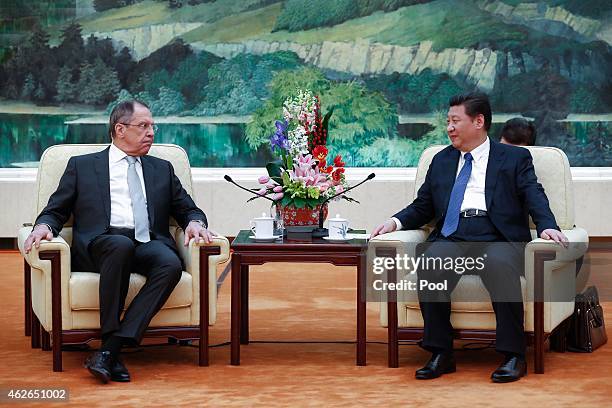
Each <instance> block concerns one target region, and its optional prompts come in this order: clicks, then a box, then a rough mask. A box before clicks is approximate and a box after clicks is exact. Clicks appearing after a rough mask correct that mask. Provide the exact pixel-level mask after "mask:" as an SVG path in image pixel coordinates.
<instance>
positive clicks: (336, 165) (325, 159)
mask: <svg viewBox="0 0 612 408" xmlns="http://www.w3.org/2000/svg"><path fill="white" fill-rule="evenodd" d="M332 113H333V109H332V110H330V111H329V112H328V113H327V114H326V115H325V116H324V117H322V115H321V103H320V101H319V97H318V96H316V95H313V93H312V92H311V91H309V90H299V91H298V92H297V94H296V95H295V96H293V97H289V98H287V100H286V101H285V102H284V104H283V119H282V120H277V121H276V123H275V126H276V131H275V132H274V134H273V135H272V136H270V145H271V147H272V151H273V152H274V153H275V154H277V155H278V156H279V158H280V160H279V161H276V162H272V163H268V165H267V166H266V169H267V171H268V175H267V176H261V177H260V178H259V183H260V184H261V185H262V186H261V188H260V189H259V190H258V192H257V193H258V194H259V195H260V196H268V197H269V198H272V199H273V200H274V201H275V202H277V203H279V204H280V205H281V206H282V207H296V208H305V207H309V208H311V209H315V208H316V207H317V206H319V205H320V204H322V203H323V202H324V201H325V200H326V199H328V198H330V197H332V196H334V195H336V194H338V193H342V192H343V191H344V190H345V189H346V188H347V183H346V180H345V176H344V165H345V163H344V162H343V161H342V157H341V156H340V155H337V156H335V157H334V159H333V160H330V159H329V158H330V157H331V156H330V155H329V150H328V148H327V146H326V144H327V127H328V123H329V119H330V117H331V115H332ZM341 197H342V198H345V199H347V200H351V199H350V198H348V197H346V196H341ZM351 201H352V200H351Z"/></svg>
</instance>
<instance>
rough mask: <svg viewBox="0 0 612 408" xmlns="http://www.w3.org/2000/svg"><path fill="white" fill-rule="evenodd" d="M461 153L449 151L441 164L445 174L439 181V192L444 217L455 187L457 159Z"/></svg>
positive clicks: (453, 150)
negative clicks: (441, 196)
mask: <svg viewBox="0 0 612 408" xmlns="http://www.w3.org/2000/svg"><path fill="white" fill-rule="evenodd" d="M460 157H461V153H459V150H457V149H450V150H449V152H448V154H447V155H446V156H445V157H444V159H443V160H444V161H443V162H442V168H443V169H444V170H445V173H444V174H443V175H442V178H441V181H440V190H441V191H442V193H443V194H444V196H443V197H444V198H443V200H444V201H443V203H444V214H443V216H444V215H446V209H447V208H448V201H449V200H450V195H451V191H452V190H453V186H454V185H455V178H456V176H457V166H458V165H459V158H460Z"/></svg>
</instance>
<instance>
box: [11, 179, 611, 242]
mask: <svg viewBox="0 0 612 408" xmlns="http://www.w3.org/2000/svg"><path fill="white" fill-rule="evenodd" d="M264 171H265V170H264V169H253V168H251V169H233V168H230V169H204V168H199V169H193V179H194V199H195V201H196V203H197V204H198V205H199V206H200V207H201V208H202V209H203V210H204V211H205V212H206V215H207V216H208V218H209V220H210V224H211V228H212V229H213V230H215V231H217V232H219V233H221V234H223V235H231V236H233V235H236V233H237V231H238V230H240V229H246V228H248V225H249V220H250V219H251V218H254V217H256V216H259V215H261V213H262V211H267V210H268V208H269V206H268V204H269V201H266V200H262V199H260V200H256V201H253V202H250V203H246V200H247V199H248V198H249V194H248V193H247V192H244V191H242V190H239V189H238V188H236V187H234V186H232V185H230V184H229V183H227V182H226V181H225V180H224V179H223V175H224V174H229V175H230V176H232V178H234V180H236V181H237V182H239V183H240V184H242V185H244V186H246V187H249V188H251V187H257V182H256V179H257V177H258V176H260V175H262V174H264ZM372 171H373V172H375V173H376V178H375V179H374V180H371V181H369V182H368V183H366V184H364V185H363V186H361V187H358V188H357V189H356V190H355V192H354V193H353V192H351V193H350V194H349V195H350V196H351V197H353V198H355V199H356V200H359V201H360V203H361V204H355V203H348V202H346V201H339V202H334V203H332V204H331V205H330V215H331V216H333V215H335V214H337V213H339V214H341V215H342V216H343V217H345V218H348V219H349V220H350V223H351V226H352V227H354V228H358V227H361V228H366V229H367V230H368V231H369V230H371V229H372V228H373V227H374V226H375V225H376V224H377V223H379V222H381V221H383V220H384V219H386V218H387V217H389V216H390V215H392V214H393V213H395V212H396V211H398V210H400V209H402V208H403V207H404V206H406V204H408V200H409V197H412V191H413V188H414V178H415V169H414V168H406V169H390V168H385V169H348V170H347V177H348V180H349V182H350V184H355V183H357V182H358V181H360V180H361V179H363V178H365V176H367V175H368V174H370V173H371V172H372ZM572 176H573V179H574V194H575V202H576V206H575V208H576V224H577V225H578V226H580V227H583V228H585V229H586V230H587V231H588V232H589V235H590V236H612V168H572ZM35 179H36V169H0V205H1V206H2V207H1V208H2V212H1V215H0V237H15V236H16V235H17V230H18V229H19V227H20V226H21V224H22V223H24V222H32V221H33V219H34V214H32V213H33V200H34V187H35Z"/></svg>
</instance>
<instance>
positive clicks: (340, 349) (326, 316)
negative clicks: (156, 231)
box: [0, 252, 612, 407]
mask: <svg viewBox="0 0 612 408" xmlns="http://www.w3.org/2000/svg"><path fill="white" fill-rule="evenodd" d="M0 264H1V265H3V268H2V270H1V272H0V273H1V274H2V276H1V279H0V299H2V300H1V302H0V304H1V305H2V313H1V314H0V327H2V330H0V345H1V346H0V361H1V365H0V389H2V390H3V391H5V390H7V389H9V388H30V387H36V388H67V389H68V391H69V403H70V405H78V406H83V405H87V406H111V405H112V406H168V405H189V406H222V405H223V406H355V405H359V406H362V405H363V406H402V407H405V406H437V407H440V406H450V405H452V406H500V407H505V406H514V407H516V406H527V404H529V406H538V407H546V406H555V407H559V406H577V405H580V406H610V404H611V403H612V388H611V387H610V384H611V383H612V343H611V344H608V345H606V346H604V347H603V348H602V349H600V350H598V351H597V352H595V353H593V354H575V353H564V354H559V353H547V354H546V360H545V361H546V374H544V375H536V374H534V373H533V366H532V363H531V361H532V360H529V361H528V364H529V365H530V367H529V369H530V373H529V375H528V376H527V377H526V378H524V379H522V380H521V381H519V382H516V383H511V384H493V383H491V382H490V380H489V376H490V374H491V372H492V371H493V370H494V369H495V368H496V367H497V365H498V364H499V362H500V357H499V356H498V355H497V354H496V353H495V351H493V350H492V349H485V350H465V349H464V348H463V347H462V346H463V344H462V343H460V342H457V343H456V344H455V346H456V349H457V352H456V357H457V370H458V371H457V373H455V374H449V375H445V376H444V377H442V378H439V379H436V380H432V381H417V380H415V379H414V370H415V369H417V368H419V367H420V366H422V365H423V363H424V362H425V361H426V360H427V358H428V354H427V353H425V352H424V351H422V350H420V349H419V348H418V347H415V346H410V345H406V346H402V347H401V348H400V368H397V369H390V368H387V366H386V364H387V356H386V345H385V344H381V343H384V342H385V341H386V331H385V330H384V329H383V328H381V327H379V324H378V305H377V304H369V305H368V341H369V342H371V343H369V344H368V365H367V366H366V367H357V366H355V360H354V359H355V346H354V345H353V344H347V343H326V342H332V341H338V342H343V341H345V342H348V341H352V340H353V339H354V335H355V301H354V296H355V290H354V285H355V272H354V270H353V269H352V268H346V267H333V266H331V265H330V266H327V265H308V264H298V265H289V264H269V265H265V266H262V267H254V268H252V273H251V298H250V299H251V300H250V303H251V322H250V326H251V340H256V341H269V342H273V341H277V342H282V341H311V342H313V343H306V344H296V343H254V344H250V345H248V346H243V347H242V356H241V357H242V365H241V366H239V367H233V366H230V365H229V346H227V345H225V346H220V347H214V348H212V350H211V359H212V361H211V366H210V367H198V366H197V364H196V359H197V348H195V347H189V346H178V345H164V344H160V341H159V340H155V341H156V342H157V344H156V343H155V341H153V340H151V341H147V342H146V344H145V346H144V347H141V348H139V349H128V350H126V353H125V355H124V361H125V363H126V365H127V366H128V368H129V369H130V372H131V374H132V382H131V383H109V384H108V385H102V384H99V383H98V382H97V381H96V380H95V379H94V378H93V377H92V376H90V375H89V373H88V372H87V371H86V370H85V369H84V368H82V363H83V360H84V359H85V357H86V356H87V355H88V353H89V352H87V351H71V352H64V370H65V371H64V372H62V373H53V372H52V370H51V353H50V352H44V351H41V350H40V349H37V350H32V349H31V348H30V346H29V344H30V339H29V338H27V337H25V336H24V329H23V310H22V308H23V272H22V260H21V258H20V256H19V254H18V253H14V252H3V253H0ZM220 272H221V270H219V273H220ZM229 286H230V285H229V278H228V279H227V281H226V282H225V283H224V284H223V286H222V288H221V291H220V295H219V310H220V311H219V317H218V323H217V324H216V325H215V326H213V327H211V343H212V344H218V343H223V342H226V341H228V340H229V305H230V296H229V292H230V287H229ZM604 307H605V308H606V309H607V311H608V312H607V315H606V319H607V321H608V323H609V324H612V323H611V322H612V313H610V311H611V310H612V303H608V304H606V305H604ZM315 342H319V343H315ZM91 346H92V347H97V343H92V344H91ZM528 358H530V359H531V358H532V355H531V350H529V356H528ZM0 405H2V403H0ZM11 405H12V404H11ZM29 405H30V404H28V406H29ZM62 405H63V404H62ZM22 406H25V405H22Z"/></svg>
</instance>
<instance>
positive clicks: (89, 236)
mask: <svg viewBox="0 0 612 408" xmlns="http://www.w3.org/2000/svg"><path fill="white" fill-rule="evenodd" d="M156 127H157V126H156V125H155V124H154V123H153V117H152V115H151V112H150V111H149V109H148V107H147V106H146V105H145V104H144V103H142V102H139V101H128V102H122V103H120V104H118V105H117V106H116V107H115V109H113V111H112V113H111V115H110V126H109V133H110V136H111V140H112V144H111V145H110V146H109V147H108V148H107V149H105V150H103V151H101V152H98V153H93V154H86V155H83V156H75V157H71V158H70V160H69V161H68V164H67V166H66V170H65V172H64V174H63V176H62V178H61V180H60V182H59V186H58V187H57V190H56V191H55V192H54V193H53V195H51V197H50V198H49V202H48V204H47V206H46V207H45V209H44V210H43V211H42V212H41V213H40V215H39V216H38V218H37V219H36V223H35V226H34V228H33V230H32V232H31V234H30V236H29V237H28V239H27V240H26V242H25V250H26V252H29V251H30V250H31V248H32V245H35V246H36V247H37V248H38V247H39V245H40V241H41V240H43V239H46V240H50V239H52V238H53V236H57V235H58V233H59V232H60V230H61V229H62V227H63V225H64V224H65V223H66V221H67V220H68V218H69V217H70V215H73V216H74V221H73V240H72V248H71V255H72V268H73V269H74V270H78V271H90V272H98V273H99V274H100V327H101V335H102V346H101V348H100V351H98V352H96V353H94V354H93V355H92V356H90V357H89V358H88V359H87V360H86V362H85V366H86V367H87V368H88V369H89V371H90V372H91V373H92V374H93V375H94V376H96V377H97V378H99V379H100V380H102V381H103V382H104V383H106V382H108V381H109V380H113V381H123V382H126V381H130V375H129V372H128V371H127V368H126V367H125V365H124V364H123V363H122V362H121V360H120V359H119V354H120V350H121V347H122V346H123V345H126V344H138V343H140V341H141V339H142V337H143V334H144V332H145V330H146V329H147V327H148V325H149V322H150V321H151V319H152V318H153V317H154V316H155V314H156V313H157V312H158V311H159V309H161V307H162V306H163V305H164V303H165V302H166V300H167V299H168V297H169V296H170V294H171V293H172V290H173V289H174V287H175V286H176V285H177V283H178V282H179V280H180V278H181V274H182V270H183V265H182V262H181V260H180V258H179V256H178V252H177V248H176V246H175V243H174V239H173V238H172V237H171V236H170V232H169V219H170V217H174V219H175V220H176V221H177V223H178V224H179V225H180V226H181V228H183V229H184V231H185V242H184V244H185V245H188V243H189V241H190V240H191V238H195V239H196V240H198V241H201V240H203V241H204V242H206V243H208V242H210V241H211V240H212V236H213V235H214V234H213V233H212V232H210V231H208V230H207V221H206V216H205V215H204V213H203V212H202V210H200V209H199V208H198V207H197V206H196V205H195V203H194V202H193V200H192V199H191V197H190V196H189V195H188V194H187V192H186V191H185V190H184V189H183V187H182V186H181V183H180V181H179V179H178V178H177V177H176V175H175V174H174V169H173V167H172V165H171V164H170V162H168V161H166V160H162V159H159V158H156V157H153V156H147V153H148V152H149V149H150V148H151V145H152V144H153V138H154V131H155V129H156ZM132 272H135V273H139V274H141V275H143V276H145V277H146V278H147V281H146V283H145V285H144V286H143V287H142V289H141V290H140V292H139V293H138V295H137V296H136V297H135V298H134V300H133V301H132V303H131V304H130V306H129V307H128V309H127V310H126V312H125V314H124V316H123V319H121V314H122V312H123V308H124V305H125V298H126V296H127V292H128V287H129V281H130V273H132Z"/></svg>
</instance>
